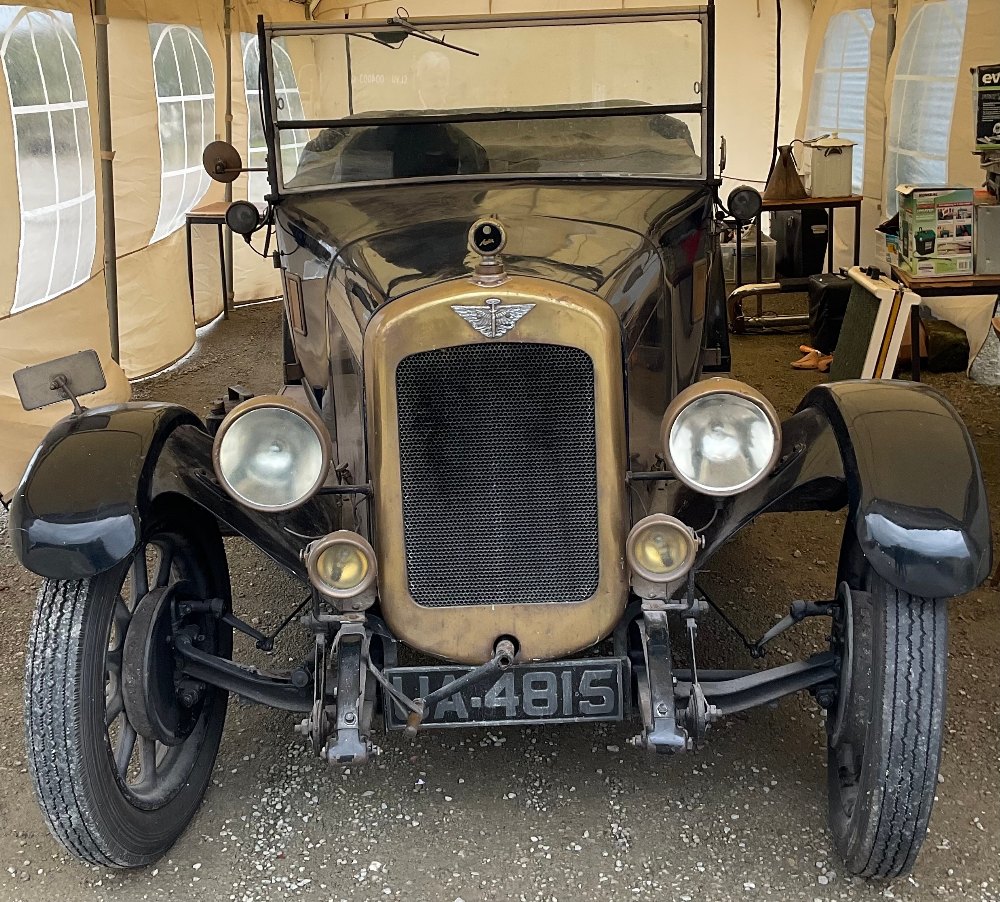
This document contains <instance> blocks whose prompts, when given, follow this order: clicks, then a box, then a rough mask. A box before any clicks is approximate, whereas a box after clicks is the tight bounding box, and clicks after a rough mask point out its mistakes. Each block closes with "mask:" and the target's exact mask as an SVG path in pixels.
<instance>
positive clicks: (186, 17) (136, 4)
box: [0, 0, 303, 497]
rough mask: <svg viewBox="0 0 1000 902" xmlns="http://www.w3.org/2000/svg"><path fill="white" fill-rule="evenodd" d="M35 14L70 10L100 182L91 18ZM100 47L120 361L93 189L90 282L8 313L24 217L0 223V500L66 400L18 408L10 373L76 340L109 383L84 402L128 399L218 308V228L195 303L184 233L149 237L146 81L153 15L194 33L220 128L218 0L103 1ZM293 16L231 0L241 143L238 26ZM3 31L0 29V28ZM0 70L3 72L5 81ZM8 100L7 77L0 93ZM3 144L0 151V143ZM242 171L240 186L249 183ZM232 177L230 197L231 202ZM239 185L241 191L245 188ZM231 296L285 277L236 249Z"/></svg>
mask: <svg viewBox="0 0 1000 902" xmlns="http://www.w3.org/2000/svg"><path fill="white" fill-rule="evenodd" d="M22 5H27V6H30V7H31V8H33V9H42V8H44V9H47V10H57V11H61V12H66V13H70V14H72V16H73V24H74V30H75V35H76V39H77V43H78V46H79V49H80V53H81V57H82V60H83V66H84V76H85V81H86V91H87V101H88V107H89V113H90V125H91V129H90V131H91V140H92V145H93V157H94V166H95V178H99V172H98V168H99V160H100V153H99V147H98V144H97V141H98V124H97V74H96V47H95V32H94V22H93V13H92V9H91V6H90V3H89V2H87V0H40V2H37V3H34V4H12V3H3V4H0V6H22ZM108 7H109V8H108V13H109V20H110V24H109V29H108V40H109V45H110V46H109V53H110V57H111V73H110V90H111V106H112V132H113V146H114V148H115V160H114V168H115V205H116V209H115V219H116V226H117V243H118V247H117V254H118V294H119V314H120V323H119V334H120V338H121V366H119V365H118V364H116V363H115V362H114V360H113V359H112V358H111V347H110V337H109V324H108V313H107V305H106V299H105V285H104V273H103V259H104V247H103V229H102V228H101V222H102V216H103V210H102V204H101V193H100V185H99V183H98V188H97V218H96V228H97V236H96V250H95V253H94V261H93V265H92V269H91V272H92V275H91V278H90V279H89V280H87V281H86V282H84V283H83V284H81V285H78V286H77V287H76V288H73V289H71V290H69V291H66V292H64V293H63V294H61V295H58V296H57V297H55V298H52V299H50V300H48V301H45V302H43V303H40V304H37V305H36V306H32V307H29V308H27V309H24V310H19V311H17V312H16V313H14V314H13V315H12V314H11V308H12V305H13V299H14V286H15V284H16V279H17V266H18V247H19V243H20V217H19V216H18V215H16V214H15V215H9V216H5V217H3V220H2V222H0V497H7V496H8V495H9V494H10V492H11V491H12V490H13V488H14V486H15V485H16V483H17V481H18V480H19V478H20V476H21V473H22V471H23V469H24V466H25V464H26V463H27V461H28V458H29V457H30V455H31V453H32V452H33V450H34V449H35V447H36V446H37V444H38V442H39V441H40V439H41V438H42V436H43V435H44V434H45V432H46V431H47V430H48V428H49V427H50V426H51V425H52V424H53V423H54V422H55V421H56V420H58V419H60V418H61V417H63V416H65V414H66V413H67V409H68V404H55V405H52V406H50V407H47V408H43V409H41V410H36V411H32V412H30V413H28V412H25V411H24V410H22V408H21V405H20V401H19V399H18V397H17V392H16V390H15V387H14V382H13V373H14V371H15V370H17V369H20V368H22V367H25V366H30V365H32V364H36V363H41V362H43V361H45V360H51V359H54V358H56V357H62V356H64V355H67V354H71V353H74V352H75V351H78V350H81V349H84V348H94V349H95V350H96V351H97V352H98V354H99V356H100V358H101V364H102V366H103V368H104V372H105V376H106V378H107V383H108V386H107V388H106V389H105V390H104V391H102V392H100V393H99V394H97V395H93V396H90V397H89V398H88V399H87V403H88V404H90V405H98V404H106V403H114V402H120V401H125V400H128V398H129V397H130V389H129V385H128V381H127V379H126V374H127V375H128V376H129V377H137V376H142V375H145V374H148V373H151V372H153V371H155V370H158V369H162V368H163V367H165V366H167V365H169V364H170V363H172V362H174V361H175V360H177V359H178V358H180V357H182V356H183V355H184V354H186V353H187V352H188V351H189V350H190V349H191V347H192V345H193V343H194V337H195V324H196V322H197V324H198V325H201V324H204V323H207V322H209V321H210V320H211V319H213V318H214V317H216V316H218V314H219V313H221V310H222V288H221V278H220V273H219V269H220V264H219V260H218V252H217V249H216V248H217V242H216V240H215V235H214V229H211V228H209V229H206V230H203V232H202V234H200V235H199V236H198V237H197V238H196V244H195V254H194V270H195V288H196V290H195V298H196V304H195V305H194V307H192V303H191V299H190V295H189V292H188V285H187V250H186V242H185V236H184V229H183V228H182V229H180V230H178V231H176V232H174V233H172V234H170V235H168V236H167V237H166V238H164V239H162V240H160V241H157V242H156V243H154V244H150V239H151V237H152V235H153V230H154V228H155V225H156V221H157V214H158V209H159V199H160V147H159V137H158V135H159V128H158V119H157V106H156V91H155V87H154V82H153V69H152V48H151V46H150V37H149V24H150V22H167V23H177V24H189V25H193V26H197V27H198V28H200V29H201V30H202V33H203V35H204V38H205V45H206V48H207V50H208V53H209V55H210V57H211V61H212V66H213V70H214V74H215V83H216V97H217V100H216V104H215V110H216V117H215V118H216V122H215V133H216V135H217V136H219V137H221V136H222V135H223V134H224V130H225V106H224V100H223V98H224V90H223V89H224V81H225V78H224V73H225V44H224V35H223V3H222V0H218V2H216V0H182V2H170V3H166V2H158V3H152V2H151V3H145V2H142V0H110V2H109V3H108ZM258 14H263V15H265V16H267V17H269V18H272V19H275V20H284V21H289V20H295V19H300V18H302V16H303V7H302V6H301V5H299V4H294V3H290V2H287V0H264V2H261V0H238V2H237V4H236V9H235V15H234V24H233V30H234V38H233V43H234V52H233V60H234V85H233V110H234V122H235V123H236V127H235V128H234V141H235V142H236V143H237V146H240V145H241V142H242V145H243V146H244V147H245V144H246V122H247V116H246V99H245V94H244V93H243V69H242V64H241V60H242V55H241V53H242V51H241V49H240V37H239V31H240V29H243V30H245V31H254V30H255V29H256V17H257V15H258ZM0 39H2V34H0ZM3 79H4V75H3V71H2V68H0V82H3ZM6 96H7V86H6V83H3V84H2V85H0V97H6ZM13 147H14V132H13V117H12V113H11V110H10V106H9V104H7V103H0V201H2V202H3V203H4V208H5V209H7V210H11V211H18V210H19V209H20V206H19V197H18V180H17V171H16V165H15V157H14V153H13V152H12V148H13ZM4 149H5V150H6V152H5V150H4ZM245 181H246V179H245V177H243V178H242V179H241V182H243V183H245ZM239 186H240V182H238V183H237V186H236V192H235V196H236V197H239V196H240V194H239V191H240V190H241V189H240V187H239ZM242 190H243V192H244V194H245V187H244V188H243V189H242ZM222 199H223V189H222V186H220V185H216V184H215V183H212V185H211V186H210V188H209V191H208V193H207V194H206V195H205V197H204V198H202V200H201V201H200V202H199V203H208V202H211V201H215V200H222ZM234 259H235V272H236V279H235V282H236V285H235V289H236V296H237V299H238V300H239V299H242V298H246V299H248V300H250V299H257V298H261V297H273V296H275V295H277V294H278V293H279V292H280V282H279V281H278V278H277V274H276V273H275V271H274V269H273V267H272V266H271V263H270V261H265V260H261V258H260V257H259V256H255V255H253V254H252V252H250V251H249V249H248V248H246V247H242V246H240V243H238V244H237V245H236V252H235V254H234Z"/></svg>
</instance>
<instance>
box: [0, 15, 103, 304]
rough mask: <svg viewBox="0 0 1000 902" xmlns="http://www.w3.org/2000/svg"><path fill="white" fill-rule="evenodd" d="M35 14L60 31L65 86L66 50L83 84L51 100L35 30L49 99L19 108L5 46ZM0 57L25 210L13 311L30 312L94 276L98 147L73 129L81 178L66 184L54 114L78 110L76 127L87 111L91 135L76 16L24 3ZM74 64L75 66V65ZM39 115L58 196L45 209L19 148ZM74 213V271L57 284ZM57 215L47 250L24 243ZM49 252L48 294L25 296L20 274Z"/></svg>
mask: <svg viewBox="0 0 1000 902" xmlns="http://www.w3.org/2000/svg"><path fill="white" fill-rule="evenodd" d="M33 16H34V17H38V16H47V17H48V18H49V19H51V20H53V22H55V24H56V26H57V27H56V33H57V34H58V35H59V46H60V51H61V53H62V63H63V69H64V71H65V73H66V83H67V85H73V84H74V82H73V78H72V76H71V75H70V63H69V61H68V60H67V51H69V52H70V53H71V55H73V56H75V58H76V63H77V64H78V66H79V75H80V78H81V82H80V83H79V84H77V85H75V87H76V88H77V89H79V90H81V91H82V93H83V99H82V100H69V101H61V102H50V101H49V88H48V85H47V84H46V81H45V71H44V69H43V67H42V65H41V61H40V59H39V57H38V48H37V45H36V42H35V37H34V33H33V32H32V39H31V42H32V46H33V47H34V49H35V61H36V63H37V65H38V77H39V79H40V83H41V88H42V93H43V96H44V98H45V102H44V103H41V104H32V105H27V104H25V105H18V106H15V103H14V95H13V92H12V90H11V75H10V72H9V71H8V69H7V49H8V46H9V44H10V39H11V36H12V35H13V33H14V31H15V30H16V29H17V28H18V27H19V26H21V25H22V24H25V23H26V24H27V26H28V28H29V30H30V29H31V22H32V17H33ZM0 58H2V60H3V67H4V78H5V80H6V82H7V100H8V103H9V105H10V111H11V117H12V119H13V125H14V156H15V164H16V167H17V192H18V203H19V207H20V212H21V236H20V244H19V247H18V260H17V281H16V284H15V288H14V303H13V306H12V307H11V311H10V312H11V313H18V312H20V311H22V310H27V309H28V308H29V307H34V306H37V305H38V304H44V303H45V302H46V301H50V300H52V299H53V298H56V297H58V296H59V295H61V294H64V293H65V292H67V291H69V290H71V289H73V288H76V287H77V286H78V285H82V284H83V283H84V282H86V281H87V280H88V279H89V278H90V275H91V270H92V269H93V265H94V256H95V254H96V252H97V199H96V198H97V195H96V185H95V187H92V188H91V189H90V190H89V191H85V190H84V173H85V172H86V171H87V170H88V169H89V171H90V172H91V173H93V172H94V148H93V144H92V143H89V142H88V143H87V144H86V146H81V144H82V142H81V141H80V136H79V133H78V132H77V130H76V128H74V131H73V143H74V144H75V146H76V155H77V162H78V164H79V178H78V179H77V184H76V186H75V189H74V186H73V185H71V184H70V185H67V184H64V179H61V178H60V175H59V167H58V163H57V158H56V152H55V147H56V134H55V127H54V125H53V122H52V114H53V113H55V112H60V111H65V110H72V111H74V116H73V121H74V125H75V123H76V117H77V115H78V113H77V112H76V111H77V110H82V111H84V113H85V115H86V120H87V129H86V135H87V137H88V138H89V137H90V135H91V131H90V107H89V103H88V100H87V85H86V78H85V74H84V71H83V57H82V56H81V55H80V47H79V44H78V43H77V40H76V29H75V27H74V25H73V17H72V15H71V14H69V13H65V12H58V11H53V10H45V9H36V8H34V7H30V6H22V7H21V8H20V9H18V11H17V12H16V13H15V14H14V16H13V18H12V19H11V22H10V25H9V26H8V27H7V29H6V32H5V33H4V37H3V42H2V44H0ZM73 68H74V70H75V69H76V66H74V67H73ZM38 113H44V114H45V115H46V117H47V118H48V124H49V141H50V150H51V160H52V181H53V184H54V187H55V196H56V200H55V202H54V203H51V204H46V205H45V206H42V207H34V208H29V207H28V206H27V202H26V200H25V197H24V181H25V178H26V177H27V176H26V175H25V174H24V173H23V172H22V159H21V147H20V143H19V141H18V118H19V117H21V116H27V115H32V114H38ZM90 181H91V184H95V182H94V180H93V179H91V180H90ZM88 202H89V203H88ZM88 207H89V208H90V215H89V216H88V215H87V209H88ZM74 214H75V215H76V216H77V217H78V219H79V223H80V231H79V237H78V240H77V242H76V248H75V249H73V253H74V262H73V275H72V277H71V279H70V281H69V282H68V283H66V282H65V281H63V282H59V281H57V268H58V267H57V264H58V263H59V261H60V260H61V259H62V255H63V253H64V252H65V251H66V250H68V249H67V248H63V247H61V246H60V241H59V238H60V233H61V230H62V223H63V221H64V220H67V219H69V218H71V217H72V216H73V215H74ZM53 215H54V217H55V237H54V240H53V241H52V243H51V245H50V246H49V247H47V248H43V247H36V246H31V247H28V246H26V244H25V235H26V233H27V231H28V229H27V228H26V226H27V225H28V224H29V223H31V222H33V221H37V220H40V219H45V218H47V217H50V216H53ZM85 243H86V244H87V245H88V247H87V248H86V249H85V248H84V244H85ZM46 251H47V252H48V253H49V259H48V263H47V265H48V269H49V275H48V280H47V283H46V289H45V292H44V294H43V295H41V296H37V297H25V296H24V290H25V289H24V281H23V279H22V276H23V274H24V273H25V272H26V267H27V266H31V267H32V268H33V269H37V268H38V267H39V266H42V265H45V258H44V254H45V253H46ZM27 257H30V260H29V259H26V258H27Z"/></svg>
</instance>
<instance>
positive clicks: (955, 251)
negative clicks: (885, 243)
mask: <svg viewBox="0 0 1000 902" xmlns="http://www.w3.org/2000/svg"><path fill="white" fill-rule="evenodd" d="M896 191H897V192H898V193H899V264H898V266H899V268H900V269H902V270H905V271H906V272H908V273H911V274H912V275H914V276H919V277H920V278H932V277H934V276H967V275H972V273H973V271H974V267H973V230H974V228H975V217H974V208H973V194H974V192H973V189H972V188H951V187H938V188H935V187H924V186H919V187H918V186H914V185H900V186H899V187H898V188H897V189H896Z"/></svg>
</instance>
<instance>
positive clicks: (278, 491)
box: [212, 396, 330, 512]
mask: <svg viewBox="0 0 1000 902" xmlns="http://www.w3.org/2000/svg"><path fill="white" fill-rule="evenodd" d="M212 460H213V463H214V465H215V475H216V476H217V477H218V479H219V482H220V483H221V484H222V486H223V488H225V490H226V491H227V492H228V493H229V494H230V495H232V497H233V498H235V499H236V500H237V501H239V502H240V503H241V504H245V505H246V506H247V507H251V508H253V509H254V510H260V511H270V512H277V511H284V510H289V509H290V508H293V507H297V506H298V505H300V504H303V503H304V502H306V501H308V500H309V499H310V498H311V497H312V496H313V495H314V494H316V492H317V491H318V490H319V488H320V486H322V485H323V482H324V481H325V480H326V475H327V470H328V469H329V467H330V437H329V433H328V432H327V431H326V427H325V426H324V425H323V422H322V421H321V420H320V419H319V417H318V416H317V415H316V414H314V413H313V412H312V411H311V410H306V409H304V408H300V407H298V406H297V405H295V404H293V403H291V402H290V401H288V399H286V398H282V397H279V396H269V397H260V398H251V399H250V400H249V401H244V402H243V403H242V404H240V405H238V406H237V407H234V408H233V409H232V411H230V413H229V414H228V415H227V416H226V418H225V419H224V420H223V421H222V425H221V426H220V427H219V432H218V435H216V437H215V447H214V448H213V450H212Z"/></svg>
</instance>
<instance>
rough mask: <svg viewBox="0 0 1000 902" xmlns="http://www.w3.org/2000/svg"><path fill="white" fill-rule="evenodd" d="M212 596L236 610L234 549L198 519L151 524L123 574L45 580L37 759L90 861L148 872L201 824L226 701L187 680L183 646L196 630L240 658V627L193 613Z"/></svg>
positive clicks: (56, 823) (41, 780) (30, 666)
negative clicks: (176, 645)
mask: <svg viewBox="0 0 1000 902" xmlns="http://www.w3.org/2000/svg"><path fill="white" fill-rule="evenodd" d="M210 598H221V599H222V600H223V601H224V602H225V604H226V606H227V607H228V604H229V577H228V571H227V568H226V560H225V553H224V551H223V547H222V541H221V539H220V537H219V533H218V530H217V529H216V527H215V525H214V523H212V522H211V520H209V519H208V518H207V517H205V516H203V515H200V514H199V513H198V512H196V511H192V510H187V509H185V510H184V512H183V514H178V513H173V514H172V515H169V516H159V517H158V518H157V519H156V520H155V521H153V522H151V523H150V524H149V525H148V526H147V528H146V530H145V532H144V534H143V537H142V541H141V543H140V546H139V548H138V549H137V550H136V552H135V553H134V555H133V556H132V557H131V558H130V559H129V560H128V561H126V562H124V563H123V564H121V565H119V566H118V567H116V568H114V569H112V570H109V571H107V572H105V573H102V574H100V575H98V576H96V577H94V578H92V579H86V580H74V581H66V580H46V582H45V583H44V585H43V587H42V591H41V593H40V594H39V598H38V607H37V609H36V611H35V617H34V621H33V623H32V628H31V634H30V638H29V644H28V655H27V671H26V676H25V729H26V734H27V735H26V739H27V748H28V759H29V765H30V770H31V775H32V779H33V781H34V786H35V791H36V794H37V796H38V799H39V802H40V803H41V807H42V811H43V813H44V814H45V817H46V820H47V821H48V825H49V829H50V830H51V832H52V834H53V835H54V836H55V838H56V839H57V840H59V842H61V843H62V844H63V845H64V846H65V847H66V848H67V849H68V850H69V851H70V852H72V853H73V854H74V855H76V856H78V857H79V858H82V859H84V860H86V861H89V862H92V863H94V864H98V865H104V866H112V867H138V866H141V865H145V864H149V863H150V862H152V861H155V860H156V859H157V858H159V857H160V856H161V855H163V853H164V852H166V851H167V849H169V848H170V846H171V845H172V844H173V843H174V841H175V840H176V839H177V837H178V836H180V834H181V833H182V832H183V830H184V828H185V827H186V826H187V824H188V822H189V821H190V820H191V818H192V817H193V816H194V813H195V811H196V810H197V808H198V805H199V804H200V802H201V799H202V797H203V796H204V793H205V790H206V787H207V785H208V781H209V778H210V777H211V773H212V767H213V765H214V763H215V757H216V754H217V752H218V748H219V742H220V740H221V738H222V728H223V725H224V722H225V715H226V700H227V699H226V693H225V692H224V691H221V690H218V689H215V688H213V687H211V686H207V685H205V684H203V683H200V682H197V681H194V680H191V679H189V678H186V677H184V675H183V674H181V673H180V671H179V670H178V667H177V662H176V659H175V657H174V653H173V649H172V645H171V641H172V635H173V630H174V629H179V630H185V631H188V632H189V633H190V634H191V635H192V637H194V638H195V641H196V644H197V646H198V647H199V648H201V649H203V650H204V651H207V652H210V653H212V654H217V655H223V656H225V657H229V656H230V654H231V652H232V632H231V630H230V629H229V628H228V627H226V626H224V625H223V624H220V623H219V622H218V621H217V620H216V619H215V617H213V616H212V615H211V614H209V613H207V612H204V611H196V612H193V613H192V612H191V611H190V606H189V604H188V603H191V602H198V601H204V600H207V599H210ZM172 618H175V620H174V621H172Z"/></svg>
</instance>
